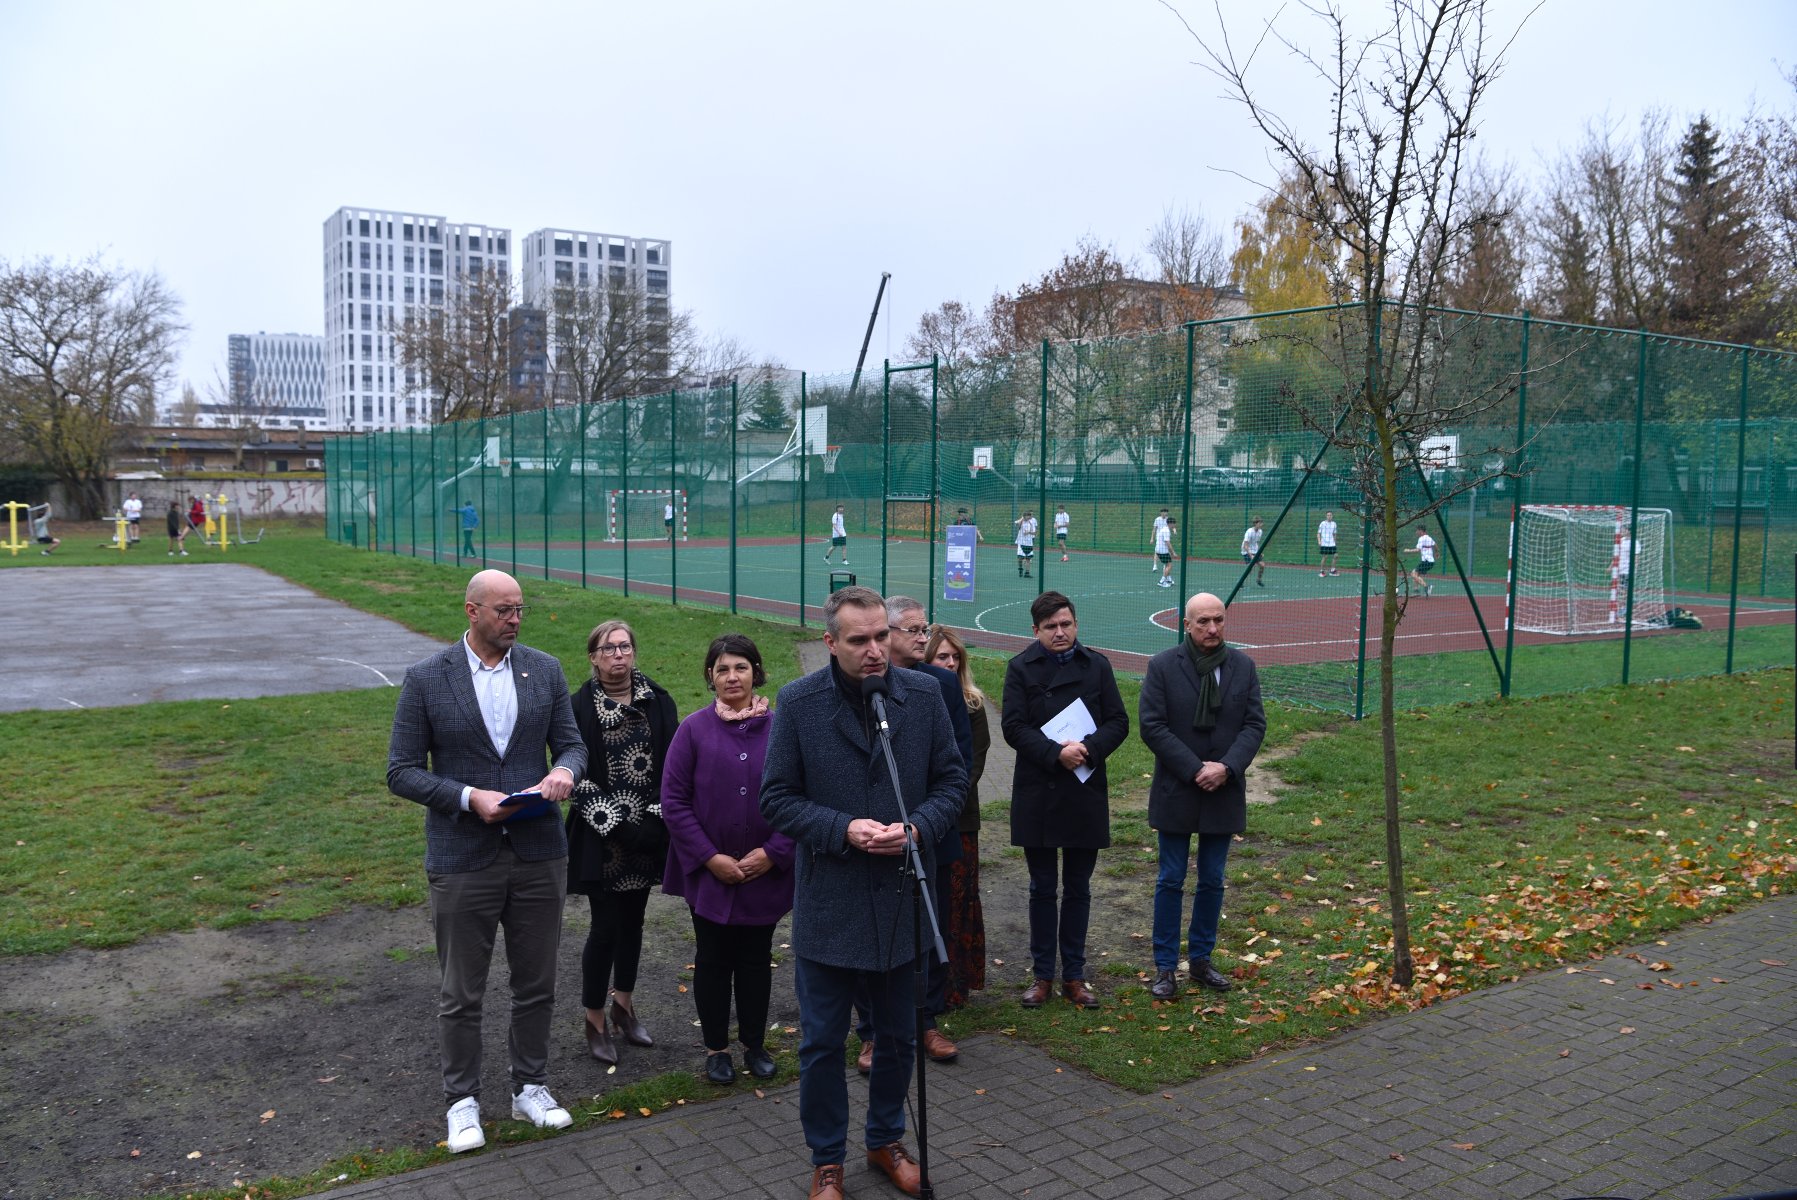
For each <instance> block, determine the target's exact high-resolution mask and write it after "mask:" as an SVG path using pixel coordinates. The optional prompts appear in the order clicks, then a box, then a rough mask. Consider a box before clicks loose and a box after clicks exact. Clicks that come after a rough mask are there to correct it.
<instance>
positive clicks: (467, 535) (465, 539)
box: [462, 529, 475, 558]
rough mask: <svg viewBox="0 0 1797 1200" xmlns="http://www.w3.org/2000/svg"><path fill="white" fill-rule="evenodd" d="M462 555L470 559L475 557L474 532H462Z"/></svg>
mask: <svg viewBox="0 0 1797 1200" xmlns="http://www.w3.org/2000/svg"><path fill="white" fill-rule="evenodd" d="M462 553H463V554H465V555H467V556H468V557H469V558H473V557H474V553H475V552H474V530H472V529H464V530H462Z"/></svg>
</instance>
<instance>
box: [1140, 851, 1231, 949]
mask: <svg viewBox="0 0 1797 1200" xmlns="http://www.w3.org/2000/svg"><path fill="white" fill-rule="evenodd" d="M1234 836H1235V835H1234V834H1230V833H1201V834H1199V835H1198V886H1197V887H1196V888H1194V889H1193V891H1192V924H1191V927H1190V928H1189V929H1187V931H1186V943H1187V945H1186V955H1187V956H1188V957H1190V958H1209V957H1210V956H1211V951H1213V950H1215V949H1216V948H1217V921H1218V919H1219V918H1220V917H1222V915H1223V868H1224V867H1225V866H1226V865H1227V864H1228V862H1229V843H1230V841H1231V840H1232V839H1233V838H1234ZM1160 840H1161V874H1160V878H1159V879H1157V880H1155V883H1154V969H1155V970H1157V971H1171V970H1173V968H1174V967H1175V966H1177V965H1178V963H1179V908H1180V899H1181V898H1182V896H1183V895H1184V893H1185V886H1186V859H1187V857H1188V856H1189V855H1190V854H1191V850H1192V835H1191V834H1189V833H1163V834H1161V835H1160Z"/></svg>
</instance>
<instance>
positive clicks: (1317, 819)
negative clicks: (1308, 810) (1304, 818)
mask: <svg viewBox="0 0 1797 1200" xmlns="http://www.w3.org/2000/svg"><path fill="white" fill-rule="evenodd" d="M1310 823H1311V824H1312V825H1321V824H1322V823H1323V818H1321V817H1312V818H1311V819H1310Z"/></svg>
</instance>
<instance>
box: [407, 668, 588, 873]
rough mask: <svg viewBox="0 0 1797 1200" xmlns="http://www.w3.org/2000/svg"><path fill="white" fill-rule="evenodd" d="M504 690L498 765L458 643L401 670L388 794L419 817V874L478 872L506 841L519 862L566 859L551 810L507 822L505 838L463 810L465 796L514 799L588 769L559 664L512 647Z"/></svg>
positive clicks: (558, 825)
mask: <svg viewBox="0 0 1797 1200" xmlns="http://www.w3.org/2000/svg"><path fill="white" fill-rule="evenodd" d="M512 684H513V686H514V687H515V688H516V689H517V692H518V721H517V724H516V725H515V726H514V727H513V729H512V739H511V741H510V742H509V743H507V745H506V748H505V756H504V757H503V758H502V757H500V754H499V751H497V750H495V749H494V748H493V739H492V737H491V735H489V734H488V733H487V725H486V722H485V721H483V720H482V719H481V715H480V702H479V701H478V700H476V699H475V698H474V679H473V677H472V676H471V675H470V674H469V671H468V652H467V650H466V649H464V647H463V644H462V642H461V641H460V640H458V641H456V643H455V644H454V645H452V646H450V647H449V648H448V649H445V650H442V651H439V652H438V653H436V654H433V655H431V656H430V657H429V658H427V659H425V660H423V661H422V662H418V663H414V664H413V665H412V666H411V667H410V668H408V669H407V671H406V680H405V683H404V684H402V685H401V686H400V689H399V705H398V707H397V708H396V709H395V710H394V713H393V737H392V740H391V742H389V744H388V750H387V788H388V790H390V791H391V792H392V793H393V794H394V795H395V796H403V797H404V798H405V799H407V800H415V801H417V802H418V803H419V804H422V805H424V807H425V809H426V810H427V811H426V812H425V816H424V869H425V870H427V871H430V872H433V873H435V874H456V873H458V872H461V871H478V870H480V869H481V868H482V867H485V866H487V865H489V864H490V863H491V862H492V861H493V859H494V858H495V857H497V856H498V854H499V847H500V842H501V837H502V836H506V837H509V838H510V839H511V842H512V849H513V850H514V851H516V853H517V855H518V857H519V858H521V859H523V860H525V861H526V862H540V861H542V860H544V859H551V858H562V857H564V856H565V855H566V854H567V853H568V839H567V838H566V837H565V836H564V835H563V833H562V823H561V819H560V818H561V813H560V811H559V807H558V806H557V805H553V804H552V805H550V806H549V811H548V812H547V813H545V814H544V815H543V816H540V817H533V818H531V819H529V820H518V821H510V822H507V823H506V825H505V829H506V833H505V834H504V835H501V833H500V827H499V826H498V825H489V824H487V823H486V822H485V821H482V820H481V819H480V818H479V817H477V816H475V815H474V814H473V813H466V812H463V811H462V789H463V788H464V787H475V788H483V789H489V790H492V791H496V792H517V791H522V790H524V789H525V788H529V787H534V786H535V785H536V784H537V783H538V782H540V781H541V780H542V778H543V776H544V775H546V774H548V773H549V771H550V770H552V769H553V768H555V767H566V768H568V770H570V771H572V772H573V773H574V778H575V779H576V780H579V779H580V776H581V773H582V772H583V771H585V770H586V765H587V749H586V744H585V743H584V742H583V741H582V740H581V737H580V730H579V728H578V727H576V726H575V724H574V709H573V706H572V705H570V704H569V703H568V682H567V680H566V679H565V678H563V676H562V664H561V663H560V662H558V661H557V660H556V659H554V658H552V657H551V656H549V655H547V654H544V653H543V652H542V651H541V650H532V649H531V648H530V647H529V646H518V645H514V646H513V647H512ZM551 754H553V758H551V757H550V755H551Z"/></svg>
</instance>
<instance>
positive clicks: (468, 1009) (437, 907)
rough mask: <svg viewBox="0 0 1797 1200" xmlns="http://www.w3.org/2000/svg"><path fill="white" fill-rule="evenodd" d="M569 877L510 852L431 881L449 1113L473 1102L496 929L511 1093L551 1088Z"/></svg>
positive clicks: (551, 864) (559, 868) (552, 864)
mask: <svg viewBox="0 0 1797 1200" xmlns="http://www.w3.org/2000/svg"><path fill="white" fill-rule="evenodd" d="M567 877H568V860H567V859H565V858H552V859H549V860H548V861H546V862H523V861H521V860H520V859H519V858H518V856H517V854H516V853H514V852H513V850H512V848H511V846H510V845H509V844H508V845H506V846H504V847H502V848H501V849H500V851H499V855H498V857H496V858H495V859H494V860H493V861H492V863H491V864H489V865H488V866H486V867H483V868H482V869H480V870H478V871H458V872H456V873H455V874H452V875H431V876H429V880H430V891H431V925H432V927H433V930H434V932H435V934H436V938H437V965H438V969H439V971H440V972H441V975H440V983H439V988H438V993H437V1048H438V1052H439V1054H440V1055H441V1057H442V1061H443V1096H444V1099H445V1100H447V1101H448V1102H449V1103H450V1104H452V1105H453V1104H455V1103H456V1102H457V1101H459V1100H462V1099H464V1098H465V1097H468V1096H479V1095H480V1058H481V1053H480V1052H481V1041H480V1018H481V1008H482V1004H483V1002H484V1000H485V997H486V993H487V971H488V968H489V967H490V966H491V965H492V962H493V942H494V939H495V937H496V936H497V934H498V931H499V930H500V929H504V930H505V961H506V968H507V971H508V973H509V975H510V977H511V991H512V1028H511V1059H512V1062H511V1070H512V1090H513V1091H514V1092H516V1091H518V1090H519V1089H521V1088H523V1087H524V1086H525V1085H526V1084H530V1083H547V1082H548V1081H549V1019H550V1016H551V1015H552V1013H553V1010H554V1008H555V959H556V949H557V947H558V946H559V945H560V944H561V938H562V896H563V893H564V889H565V888H566V886H567Z"/></svg>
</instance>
